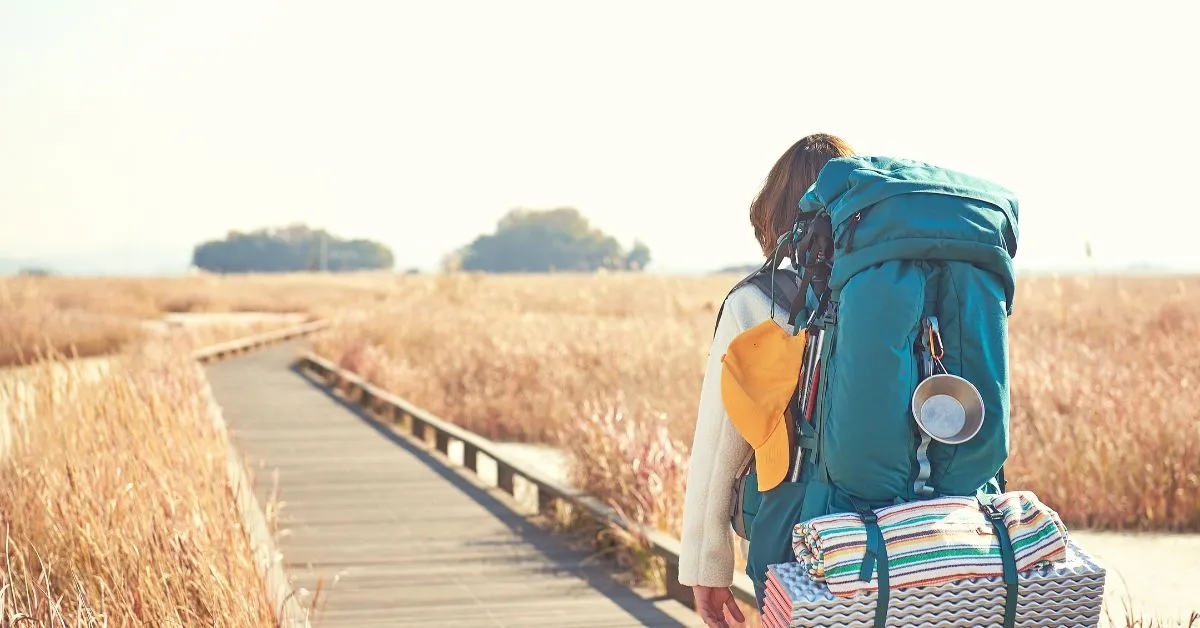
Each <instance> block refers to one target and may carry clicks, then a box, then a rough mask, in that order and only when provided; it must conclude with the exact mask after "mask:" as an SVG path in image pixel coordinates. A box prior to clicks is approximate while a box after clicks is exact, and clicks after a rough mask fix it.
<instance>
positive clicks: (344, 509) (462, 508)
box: [208, 345, 702, 628]
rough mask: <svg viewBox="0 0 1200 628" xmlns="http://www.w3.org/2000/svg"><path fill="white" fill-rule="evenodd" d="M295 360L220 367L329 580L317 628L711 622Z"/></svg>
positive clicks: (303, 562)
mask: <svg viewBox="0 0 1200 628" xmlns="http://www.w3.org/2000/svg"><path fill="white" fill-rule="evenodd" d="M292 355H293V349H292V347H290V346H288V345H283V346H280V347H275V348H271V349H266V350H263V351H260V352H257V353H252V354H249V355H246V356H242V357H238V358H234V359H232V360H229V361H226V362H221V363H218V364H214V365H210V366H209V367H208V373H209V379H210V382H211V383H212V387H213V392H214V395H215V396H216V398H217V401H218V402H219V403H220V404H221V405H222V407H223V411H224V414H225V418H226V421H227V422H228V423H229V425H230V428H231V432H232V434H233V437H234V442H235V443H236V444H237V445H238V447H239V450H240V451H241V452H242V453H243V454H244V455H245V456H246V458H247V463H248V466H249V467H250V470H251V472H252V474H253V475H254V478H255V491H256V493H257V495H258V498H259V500H260V501H262V502H263V503H266V501H267V500H268V498H269V496H270V495H271V493H272V491H273V490H276V491H277V495H278V499H279V500H280V501H281V502H283V504H282V507H281V509H280V512H279V516H278V522H279V526H280V527H281V528H283V529H284V530H285V534H284V535H282V537H281V538H280V540H279V548H280V551H281V552H282V553H283V555H284V559H285V563H286V565H287V567H288V570H289V572H290V573H291V574H292V576H293V578H294V585H295V586H296V587H297V588H298V589H304V590H307V591H308V593H307V595H311V594H312V593H311V592H312V591H314V590H315V589H316V587H317V584H318V582H319V581H320V580H321V579H323V580H324V586H325V590H324V591H323V592H322V594H321V597H322V600H321V605H323V611H322V612H320V613H319V614H318V616H317V620H318V621H317V625H319V626H333V627H336V626H362V627H365V628H370V627H371V626H408V625H413V626H415V625H422V626H424V625H437V626H596V627H601V626H642V625H644V626H700V625H702V624H701V622H700V621H699V620H698V618H697V617H696V616H695V614H694V613H691V612H690V611H688V610H687V609H684V608H683V607H682V606H680V605H679V604H678V603H676V602H673V601H670V600H665V601H663V600H647V599H644V598H643V597H641V596H639V595H637V594H636V593H635V592H633V591H631V590H629V589H627V588H625V587H623V586H621V585H620V584H619V583H618V582H617V581H616V580H614V579H613V578H612V577H611V576H610V575H609V574H607V573H606V572H604V570H603V568H602V567H601V566H600V565H599V564H597V563H593V562H587V561H586V558H587V557H586V554H584V553H582V552H579V551H577V550H574V549H572V548H571V547H569V546H568V544H567V542H566V540H565V539H563V538H562V537H558V536H555V535H552V534H550V533H548V532H546V531H545V530H542V529H541V528H538V527H536V526H534V525H532V524H531V523H530V522H528V521H526V520H525V519H524V518H523V517H522V516H520V515H519V514H517V513H515V512H513V511H512V510H511V509H509V508H508V507H507V506H506V505H505V504H504V503H503V502H502V501H501V500H499V499H497V498H496V497H495V496H493V495H492V494H491V493H490V492H489V491H487V490H485V489H483V488H481V487H480V486H478V485H476V484H475V483H473V482H470V481H467V480H465V479H464V478H462V477H460V476H458V475H457V474H456V473H454V472H453V471H450V470H448V469H446V468H445V467H444V466H442V465H441V463H439V462H438V461H436V460H435V459H434V458H433V457H431V456H430V455H429V454H428V453H426V452H424V451H422V450H420V449H419V448H417V447H414V446H413V445H411V444H410V443H408V442H407V441H404V440H403V439H400V438H399V437H397V436H395V435H394V434H391V433H389V432H387V431H386V430H384V429H381V428H380V427H379V426H377V425H375V424H374V423H373V422H371V421H369V420H367V419H365V418H363V417H362V416H361V415H360V414H359V413H357V412H356V411H354V410H353V409H352V408H350V407H349V406H347V405H346V404H344V403H342V402H341V401H339V400H337V399H335V398H333V397H332V396H330V395H329V394H327V393H326V392H325V391H323V390H321V389H320V388H318V387H316V386H314V385H313V384H311V383H310V382H309V381H307V380H306V379H304V378H303V377H301V376H300V375H298V374H297V373H295V372H294V371H292V370H291V369H290V368H289V362H290V359H291V357H292ZM276 473H277V474H278V486H277V487H275V486H274V485H273V483H274V480H273V477H272V476H273V475H275V474H276ZM335 579H336V581H335ZM303 602H304V603H305V604H307V603H308V600H307V599H305V600H303Z"/></svg>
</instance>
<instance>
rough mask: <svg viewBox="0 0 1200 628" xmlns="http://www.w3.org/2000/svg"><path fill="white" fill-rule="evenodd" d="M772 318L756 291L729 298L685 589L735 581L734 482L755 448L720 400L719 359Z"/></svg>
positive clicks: (700, 456) (708, 391)
mask: <svg viewBox="0 0 1200 628" xmlns="http://www.w3.org/2000/svg"><path fill="white" fill-rule="evenodd" d="M770 317H771V300H770V299H768V298H767V295H765V294H763V292H762V291H761V290H759V289H758V288H756V287H754V286H751V285H746V286H742V287H740V288H738V289H737V290H735V291H734V292H733V293H732V294H730V295H729V298H728V299H727V300H726V302H725V311H724V312H723V313H722V314H721V319H720V321H719V322H718V323H717V330H716V335H715V337H714V338H713V342H712V346H711V347H710V349H709V354H708V366H707V367H706V369H705V372H704V384H703V387H702V388H701V391H700V410H699V413H698V416H697V417H696V434H695V438H694V439H693V442H692V453H691V460H690V461H689V462H688V477H687V487H686V489H685V493H684V504H683V538H682V539H681V542H682V545H683V547H682V549H681V551H680V555H679V583H680V584H682V585H685V586H695V585H702V586H709V587H727V586H730V585H731V584H732V583H733V540H734V536H733V528H732V527H731V526H730V523H729V516H730V506H731V502H732V498H733V494H732V490H733V484H732V483H733V478H734V475H736V474H737V471H738V468H739V467H740V466H741V464H742V463H743V462H744V461H745V460H746V457H747V456H748V455H749V454H750V449H751V448H750V445H749V444H748V443H746V441H745V439H743V438H742V435H741V434H739V433H738V432H737V429H735V428H734V427H733V423H732V422H730V419H729V415H728V414H726V412H725V406H724V404H723V403H722V402H721V357H722V356H724V355H725V350H726V349H727V348H728V346H729V343H730V341H732V340H733V338H734V337H736V336H737V335H738V334H740V333H741V332H743V331H745V330H747V329H750V328H751V327H754V326H755V325H758V324H759V323H761V322H763V321H765V320H767V319H768V318H770ZM774 318H775V320H776V321H777V322H778V323H779V324H780V325H782V326H783V327H784V328H785V329H787V330H788V331H789V332H791V331H792V327H791V326H790V325H788V324H787V320H788V313H787V311H786V310H784V309H781V308H779V307H776V308H775V317H774Z"/></svg>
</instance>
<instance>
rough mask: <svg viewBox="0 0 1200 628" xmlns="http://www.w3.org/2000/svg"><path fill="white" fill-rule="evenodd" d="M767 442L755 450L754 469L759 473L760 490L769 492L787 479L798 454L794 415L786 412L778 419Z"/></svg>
mask: <svg viewBox="0 0 1200 628" xmlns="http://www.w3.org/2000/svg"><path fill="white" fill-rule="evenodd" d="M776 421H777V423H776V425H775V427H774V429H772V431H771V433H770V435H768V436H767V440H766V441H765V442H763V444H762V445H761V446H759V447H757V448H756V449H755V450H754V468H755V470H756V471H757V472H758V490H759V491H769V490H771V489H773V488H775V487H776V486H778V485H779V483H780V482H782V481H783V480H784V479H786V478H787V475H788V470H789V469H790V468H791V466H792V458H793V456H794V455H795V453H796V443H795V438H794V436H793V435H794V434H795V430H794V429H793V426H792V413H791V412H785V413H783V414H781V415H780V416H779V417H778V418H777V419H776Z"/></svg>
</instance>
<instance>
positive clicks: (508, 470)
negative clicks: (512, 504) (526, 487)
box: [496, 460, 516, 497]
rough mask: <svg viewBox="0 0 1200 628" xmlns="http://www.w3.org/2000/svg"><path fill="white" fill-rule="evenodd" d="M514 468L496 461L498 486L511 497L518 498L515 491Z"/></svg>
mask: <svg viewBox="0 0 1200 628" xmlns="http://www.w3.org/2000/svg"><path fill="white" fill-rule="evenodd" d="M513 473H514V472H513V468H512V467H510V466H508V463H506V462H504V461H502V460H497V461H496V486H497V487H499V488H500V490H502V491H504V492H505V493H508V494H509V495H512V496H514V497H515V496H516V493H515V492H514V489H513Z"/></svg>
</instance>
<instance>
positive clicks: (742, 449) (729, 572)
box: [679, 133, 854, 627]
mask: <svg viewBox="0 0 1200 628" xmlns="http://www.w3.org/2000/svg"><path fill="white" fill-rule="evenodd" d="M853 154H854V152H853V149H852V148H851V147H850V145H849V144H847V143H846V142H845V141H843V140H841V139H840V138H837V137H835V136H832V135H826V134H824V133H818V134H815V135H809V136H807V137H805V138H803V139H801V140H800V141H798V142H796V143H795V144H793V145H792V146H791V148H789V149H788V150H787V151H786V152H784V153H783V155H782V156H781V157H780V158H779V160H778V161H776V162H775V166H774V167H772V168H771V171H770V173H769V174H768V175H767V178H766V180H765V181H764V183H763V187H762V190H761V192H760V193H759V195H758V197H757V198H756V199H754V202H753V203H752V204H751V205H750V224H751V226H753V228H754V236H755V238H756V239H757V240H758V243H759V245H760V246H761V247H762V251H763V255H764V256H767V257H769V256H771V255H772V253H773V252H774V251H775V248H776V246H777V243H778V242H779V240H780V238H781V237H783V236H784V235H785V234H789V233H790V232H791V230H792V227H793V225H794V223H795V220H796V212H797V211H798V208H799V204H800V197H801V196H803V195H804V193H805V192H806V191H807V190H808V188H809V187H810V186H811V185H812V184H813V182H814V181H816V178H817V173H819V172H820V171H821V168H822V167H823V166H824V165H825V163H826V162H827V161H829V160H830V159H834V158H837V157H846V156H851V155H853ZM771 311H772V309H771V301H770V300H769V299H768V297H767V295H765V294H763V292H762V291H760V290H758V289H757V288H755V287H753V286H749V285H747V286H744V287H741V288H738V289H737V290H734V291H733V292H732V293H731V294H730V295H729V296H728V297H727V299H726V301H725V307H724V310H723V312H722V314H721V317H720V320H718V321H717V328H716V334H715V336H714V338H713V341H712V346H711V348H710V350H709V354H708V365H707V368H706V371H705V375H704V384H703V388H702V390H701V393H700V410H699V414H698V417H697V420H696V433H695V438H694V440H693V443H692V454H691V460H690V462H689V465H688V478H687V488H686V494H685V497H684V511H683V538H682V549H681V552H680V557H679V582H680V584H683V585H685V586H691V587H692V589H693V591H694V593H695V596H696V609H697V611H698V612H699V613H700V615H701V617H702V618H703V619H704V622H705V625H707V626H721V627H727V626H728V624H727V623H726V621H725V613H724V611H725V610H728V611H729V615H730V616H731V617H733V619H735V620H736V621H738V622H744V621H745V617H744V616H743V615H742V613H741V611H740V610H739V609H738V607H737V604H736V603H735V602H734V599H733V593H732V591H731V590H730V586H731V585H732V584H733V566H734V556H733V535H732V534H731V531H732V530H731V528H730V524H729V514H730V506H731V504H730V500H731V496H732V494H731V486H732V482H733V479H734V476H735V475H736V474H737V472H738V470H739V467H740V466H741V464H742V462H743V461H744V460H745V459H746V458H747V456H748V455H749V454H750V451H751V447H750V445H749V443H747V442H746V441H745V439H743V438H742V436H741V435H740V434H739V433H738V431H737V430H736V429H735V428H734V426H733V424H732V423H731V422H730V419H729V415H728V414H727V413H726V411H725V407H724V405H723V403H722V400H721V369H722V361H721V358H722V356H723V355H724V354H725V352H726V349H727V347H728V346H729V343H730V341H731V340H732V339H733V338H734V337H735V336H737V335H738V334H740V333H741V332H743V331H746V330H747V329H750V328H752V327H754V326H756V325H758V324H759V323H762V322H764V321H766V320H767V319H768V318H770V317H771ZM787 318H788V313H787V312H785V311H780V310H779V308H776V309H775V319H776V320H777V321H778V322H779V323H780V324H781V325H785V326H786V325H787V323H788V320H787ZM750 548H751V550H750V551H751V552H753V551H754V540H753V539H752V540H751V542H750ZM748 571H749V570H748ZM749 575H750V578H751V580H753V581H755V586H756V588H757V589H759V590H761V587H762V582H761V580H762V578H763V577H764V576H763V574H755V573H750V574H749Z"/></svg>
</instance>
